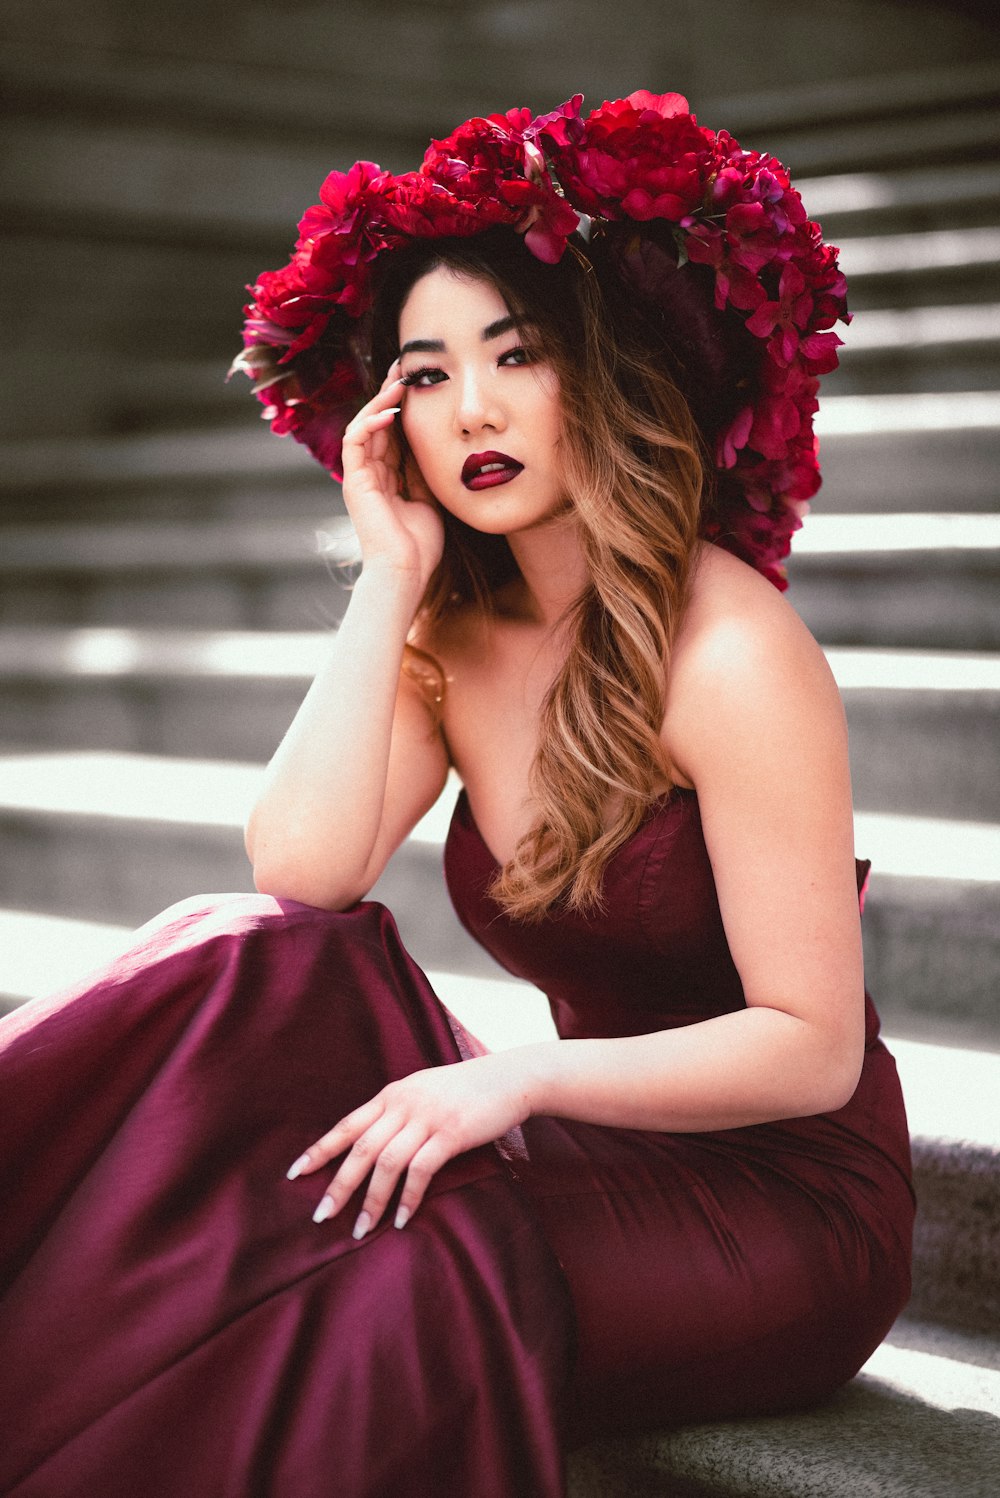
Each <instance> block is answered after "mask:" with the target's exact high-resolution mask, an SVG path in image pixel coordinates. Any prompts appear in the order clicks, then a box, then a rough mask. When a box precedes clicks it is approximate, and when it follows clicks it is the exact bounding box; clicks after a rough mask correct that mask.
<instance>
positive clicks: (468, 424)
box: [455, 369, 504, 432]
mask: <svg viewBox="0 0 1000 1498" xmlns="http://www.w3.org/2000/svg"><path fill="white" fill-rule="evenodd" d="M455 414H456V418H457V421H458V424H459V426H460V427H461V428H462V431H463V432H475V431H479V430H481V429H482V428H483V427H490V428H492V429H493V430H495V431H499V430H500V428H501V427H502V426H503V425H504V416H503V409H502V406H501V405H500V402H499V400H498V399H497V395H496V392H495V391H494V390H493V389H492V388H491V383H490V380H489V376H488V375H484V374H483V373H482V372H481V371H479V370H474V369H470V370H467V371H466V372H465V374H464V375H463V376H462V378H461V384H460V389H459V399H458V408H457V410H456V413H455Z"/></svg>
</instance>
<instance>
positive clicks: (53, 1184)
mask: <svg viewBox="0 0 1000 1498" xmlns="http://www.w3.org/2000/svg"><path fill="white" fill-rule="evenodd" d="M495 868H496V865H495V863H494V861H493V859H492V857H491V855H490V853H489V850H488V849H487V848H486V846H485V844H484V843H483V840H482V838H481V836H480V835H479V832H478V830H477V828H476V826H475V823H474V821H473V819H472V816H471V813H470V810H469V807H468V804H467V801H466V800H465V798H464V796H463V797H462V798H460V800H459V804H458V807H457V809H456V813H455V817H454V819H453V822H452V827H451V831H450V833H449V837H448V843H447V848H446V869H447V875H448V882H449V886H450V889H451V893H452V897H453V899H454V901H455V904H456V907H457V909H458V912H459V915H460V916H461V918H462V920H463V921H464V922H465V924H466V925H467V926H468V927H469V929H470V930H471V931H472V932H473V933H474V934H475V935H476V936H477V937H478V938H479V939H480V940H481V941H482V942H483V944H484V945H485V946H487V947H488V948H489V950H490V951H492V952H493V953H494V954H495V955H496V956H497V957H498V958H499V959H500V960H501V961H502V962H503V963H504V964H505V965H506V966H507V967H509V968H510V969H511V970H512V971H514V972H517V973H520V974H523V975H524V976H525V977H527V978H529V979H531V981H532V982H534V983H536V984H538V986H539V987H541V988H542V989H544V991H545V992H546V993H547V994H548V995H549V997H550V1000H551V1003H552V1008H553V1013H554V1016H555V1019H556V1023H557V1025H558V1028H559V1031H560V1034H561V1035H563V1036H565V1037H573V1036H582V1035H626V1034H629V1035H633V1034H642V1033H648V1032H651V1031H654V1030H658V1029H662V1028H664V1027H666V1026H672V1025H680V1024H688V1023H692V1022H695V1021H697V1020H699V1019H702V1018H704V1017H707V1016H709V1015H714V1014H719V1013H724V1012H727V1011H730V1010H733V1009H735V1008H738V1007H739V1006H740V1005H742V1003H743V999H742V994H741V990H740V983H739V978H738V975H737V973H736V971H735V968H734V967H733V963H732V960H731V958H730V956H729V952H728V948H727V946H726V942H725V936H724V933H723V930H722V923H721V919H720V916H719V909H718V903H717V900H716V897H715V889H714V884H713V881H712V876H711V869H710V866H709V863H708V858H707V854H706V851H705V845H704V841H703V839H702V836H701V828H700V822H699V817H698V806H697V800H696V798H695V797H694V796H693V795H690V794H682V793H676V792H675V793H674V794H673V795H672V796H670V797H669V798H666V799H664V800H663V801H661V802H660V803H658V804H657V806H656V807H655V808H654V809H653V811H652V812H651V814H650V816H649V818H648V819H647V821H646V822H645V823H644V824H643V826H642V827H641V828H640V829H639V831H638V832H637V833H636V834H635V836H634V837H633V838H632V839H631V840H630V841H629V842H628V843H627V844H626V845H625V846H624V847H623V848H622V849H620V850H619V852H618V853H617V854H616V856H615V857H614V859H613V860H612V861H611V863H610V865H609V867H608V871H607V878H606V882H605V895H606V900H605V908H604V910H603V912H602V913H601V914H599V915H593V916H588V917H586V918H584V917H580V916H575V915H571V914H567V913H560V914H556V915H554V916H553V917H551V918H550V919H547V920H546V921H544V922H543V923H541V924H540V925H538V926H532V927H526V926H523V925H518V924H516V923H514V922H511V921H509V920H507V919H506V918H505V917H503V916H502V915H501V914H500V913H499V912H498V910H497V907H496V906H495V905H494V903H493V902H492V900H491V899H490V896H489V894H488V886H489V883H490V880H491V879H492V877H493V874H494V871H495ZM868 1021H869V1023H868V1047H867V1052H866V1059H865V1066H864V1071H863V1074H862V1078H861V1082H860V1084H859V1087H858V1090H857V1092H856V1094H855V1096H854V1098H853V1099H852V1100H851V1102H850V1103H849V1104H848V1105H847V1107H845V1108H842V1109H841V1110H840V1111H839V1112H837V1113H834V1114H828V1115H823V1116H820V1117H815V1118H807V1119H792V1120H786V1121H783V1122H781V1123H776V1124H768V1125H761V1126H756V1127H752V1128H745V1129H731V1130H725V1131H721V1132H716V1133H706V1134H655V1133H646V1132H643V1131H639V1130H623V1129H608V1128H599V1127H596V1126H592V1125H586V1124H578V1123H573V1122H570V1121H565V1120H559V1119H550V1118H537V1119H531V1120H529V1121H528V1123H527V1124H526V1125H525V1126H524V1128H523V1130H521V1131H519V1132H518V1134H517V1135H516V1136H515V1137H513V1138H508V1139H507V1140H505V1141H503V1142H502V1143H501V1144H500V1145H498V1146H497V1147H488V1148H484V1149H480V1150H477V1151H474V1152H472V1153H470V1154H468V1155H465V1156H462V1157H461V1158H459V1159H457V1160H453V1161H451V1162H450V1163H449V1164H448V1166H446V1167H445V1169H443V1170H442V1171H441V1172H440V1174H439V1175H438V1177H437V1178H436V1180H435V1183H434V1186H433V1188H432V1190H431V1192H430V1194H429V1196H428V1198H427V1200H426V1201H425V1203H424V1205H423V1207H422V1208H421V1210H420V1212H419V1213H418V1214H417V1215H416V1217H415V1218H414V1219H413V1222H412V1223H411V1224H409V1225H408V1226H407V1228H406V1229H405V1230H404V1231H403V1232H397V1231H396V1229H395V1228H393V1227H392V1226H391V1224H389V1223H387V1224H386V1225H382V1226H380V1227H379V1228H377V1229H376V1230H375V1231H374V1232H373V1233H372V1234H371V1235H370V1236H369V1237H368V1238H367V1239H366V1240H364V1241H363V1242H362V1243H360V1244H358V1243H355V1242H354V1240H353V1239H352V1238H351V1236H350V1228H351V1223H352V1220H353V1217H352V1214H351V1213H350V1212H345V1213H343V1214H342V1215H341V1216H339V1217H338V1218H335V1219H334V1221H333V1222H332V1223H327V1224H323V1225H322V1226H319V1227H317V1226H315V1225H314V1224H313V1223H312V1222H311V1220H310V1213H311V1210H312V1207H313V1205H314V1203H315V1199H316V1196H317V1189H318V1181H317V1180H316V1179H315V1178H313V1179H300V1180H298V1181H295V1182H288V1181H286V1180H285V1179H284V1172H285V1170H286V1168H287V1166H288V1163H289V1162H290V1161H291V1160H292V1159H293V1158H294V1157H295V1156H296V1155H297V1154H298V1153H299V1152H300V1150H301V1149H302V1147H303V1146H304V1145H305V1144H307V1143H308V1142H310V1141H311V1140H313V1139H314V1138H316V1137H318V1135H319V1134H320V1133H322V1132H323V1131H325V1129H327V1128H328V1127H329V1126H330V1125H331V1123H333V1122H334V1121H335V1120H336V1118H338V1117H339V1116H341V1115H342V1114H343V1113H345V1112H346V1111H348V1110H349V1109H350V1108H352V1107H354V1106H356V1105H357V1104H359V1103H360V1102H362V1101H364V1100H365V1099H367V1098H368V1097H370V1096H372V1095H373V1094H374V1093H375V1092H376V1091H378V1089H379V1088H380V1087H381V1086H382V1085H383V1084H384V1082H385V1081H386V1080H388V1079H391V1078H393V1077H398V1076H402V1075H405V1074H406V1073H407V1072H410V1071H412V1070H414V1069H416V1068H419V1067H422V1066H428V1065H437V1064H441V1063H443V1062H458V1061H460V1057H461V1054H462V1051H461V1049H460V1044H459V1042H460V1041H461V1036H459V1040H458V1041H456V1037H455V1033H454V1029H453V1026H452V1024H451V1023H450V1022H449V1016H448V1015H447V1013H446V1012H445V1011H444V1010H443V1008H442V1007H441V1005H440V1004H439V1002H438V1000H437V999H436V998H435V996H434V994H433V992H432V990H431V988H430V986H429V985H428V983H427V980H426V978H425V977H424V975H423V974H422V973H421V971H420V969H419V968H418V967H417V966H416V964H415V963H414V962H413V961H412V959H411V958H410V957H409V956H408V954H407V953H406V952H405V950H404V949H403V947H402V945H401V943H400V941H399V937H398V935H397V933H396V929H395V926H394V924H393V922H392V919H391V917H390V916H389V914H388V912H387V911H385V910H384V909H383V908H382V907H381V906H379V905H376V904H373V903H369V902H366V903H364V904H362V905H359V906H357V907H355V908H354V909H353V910H351V911H348V912H345V913H342V914H336V913H330V912H324V911H318V910H313V909H311V908H310V907H307V906H303V905H298V904H296V903H294V902H288V901H279V900H274V899H272V898H270V897H268V896H252V895H251V896H232V897H228V898H213V899H210V900H200V901H199V900H194V901H188V902H185V903H184V904H182V905H180V906H175V907H173V908H172V909H171V910H169V911H167V912H166V913H165V914H164V915H163V916H161V917H159V918H158V919H157V921H155V922H152V923H151V924H150V925H149V926H148V927H145V928H143V931H142V932H140V933H139V934H138V938H137V941H136V944H135V945H134V946H133V947H132V948H131V949H130V951H129V952H128V953H127V954H126V955H125V956H124V957H123V958H121V959H120V960H118V961H117V962H116V963H114V964H113V965H112V966H111V967H110V968H108V969H107V971H106V972H104V973H103V974H101V975H99V976H98V977H97V978H96V979H95V980H92V981H91V982H90V983H89V985H88V986H86V987H85V988H81V989H80V990H79V991H76V992H73V993H71V994H67V995H61V996H59V997H57V998H55V999H53V1000H50V1001H47V1002H36V1003H33V1004H31V1005H28V1006H26V1007H25V1008H24V1009H23V1010H22V1011H20V1012H18V1013H15V1014H14V1015H12V1016H10V1017H9V1018H8V1019H6V1020H4V1021H3V1022H2V1023H0V1097H2V1109H3V1112H2V1118H3V1130H4V1149H3V1157H2V1163H0V1192H2V1202H3V1209H2V1216H0V1290H2V1296H0V1423H2V1425H3V1431H2V1436H0V1492H2V1493H4V1494H8V1495H11V1498H15V1495H16V1498H76V1495H79V1498H84V1495H86V1498H93V1495H94V1494H100V1495H101V1498H135V1495H137V1494H142V1495H143V1498H177V1495H178V1494H180V1493H184V1492H190V1493H192V1494H196V1495H198V1498H401V1495H404V1494H405V1495H407V1498H452V1495H454V1494H457V1493H463V1494H464V1493H470V1494H471V1493H475V1494H476V1495H477V1498H535V1495H538V1498H557V1495H559V1494H561V1493H562V1491H563V1451H564V1449H565V1447H566V1445H567V1444H569V1443H571V1442H573V1441H577V1440H581V1439H585V1438H589V1437H592V1436H595V1435H597V1434H599V1433H601V1432H604V1431H623V1430H626V1429H630V1428H632V1429H634V1428H637V1427H643V1426H645V1427H649V1426H656V1425H667V1424H671V1423H676V1422H680V1421H685V1422H689V1421H693V1420H698V1419H708V1418H719V1417H726V1416H730V1415H740V1414H747V1413H753V1412H761V1411H780V1410H784V1409H790V1408H796V1407H800V1406H803V1405H806V1404H809V1403H811V1402H814V1401H815V1400H817V1399H819V1398H822V1397H823V1396H824V1395H825V1394H827V1393H828V1392H830V1391H831V1390H832V1389H834V1388H836V1387H837V1386H838V1385H839V1384H840V1383H842V1382H844V1381H845V1380H846V1379H848V1378H850V1377H851V1375H852V1374H853V1373H854V1372H855V1371H856V1370H857V1369H858V1367H859V1366H860V1365H861V1363H862V1362H864V1360H865V1359H866V1357H867V1356H868V1355H869V1354H870V1352H871V1351H872V1350H873V1349H874V1348H875V1346H876V1345H877V1344H878V1342H879V1341H880V1340H881V1339H882V1337H883V1336H884V1334H885V1332H886V1331H887V1330H888V1328H889V1326H890V1325H891V1323H892V1321H893V1319H894V1318H895V1316H896V1314H897V1313H898V1311H899V1310H900V1308H901V1307H902V1305H903V1304H904V1303H905V1301H906V1298H907V1294H908V1289H909V1254H910V1234H911V1227H912V1215H913V1200H912V1194H911V1191H910V1185H909V1152H908V1144H907V1135H906V1122H905V1116H904V1112H903V1106H902V1101H901V1098H900V1093H899V1088H898V1083H897V1080H896V1075H895V1068H894V1065H893V1062H892V1059H891V1057H890V1056H889V1054H888V1052H887V1051H886V1050H885V1048H884V1046H883V1045H882V1044H881V1042H880V1041H879V1039H878V1021H877V1019H876V1017H875V1013H874V1010H873V1009H872V1008H871V1005H870V1004H869V1010H868Z"/></svg>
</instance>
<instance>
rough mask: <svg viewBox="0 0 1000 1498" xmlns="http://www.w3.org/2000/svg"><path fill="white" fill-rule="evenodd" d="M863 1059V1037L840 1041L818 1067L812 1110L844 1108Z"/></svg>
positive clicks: (856, 1084) (858, 1077)
mask: <svg viewBox="0 0 1000 1498" xmlns="http://www.w3.org/2000/svg"><path fill="white" fill-rule="evenodd" d="M864 1060H865V1044H864V1036H862V1037H861V1039H860V1041H855V1040H852V1041H850V1042H848V1043H845V1042H841V1043H840V1044H839V1045H837V1046H836V1047H835V1048H834V1049H833V1050H832V1052H831V1054H830V1055H829V1056H828V1057H827V1059H826V1062H825V1064H824V1065H823V1066H821V1067H818V1068H817V1074H816V1097H815V1106H814V1107H813V1108H812V1109H811V1112H813V1113H836V1112H838V1111H839V1110H840V1109H841V1108H846V1106H847V1104H848V1103H849V1102H850V1101H851V1098H852V1097H853V1096H854V1094H855V1092H856V1091H857V1090H858V1083H859V1082H860V1080H861V1069H862V1067H863V1066H864Z"/></svg>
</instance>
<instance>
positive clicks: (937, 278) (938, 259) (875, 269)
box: [839, 210, 1000, 348]
mask: <svg viewBox="0 0 1000 1498" xmlns="http://www.w3.org/2000/svg"><path fill="white" fill-rule="evenodd" d="M997 214H998V216H1000V210H997ZM839 243H840V265H841V269H842V270H843V271H844V273H845V274H846V276H847V281H848V286H849V289H850V305H851V310H852V311H854V312H856V313H858V314H859V315H858V317H857V319H856V321H855V322H854V323H852V325H851V331H850V333H848V335H847V339H846V340H845V341H846V343H847V346H848V348H851V347H853V346H854V343H855V336H859V337H863V336H864V334H865V331H866V328H867V326H868V324H869V322H870V321H871V319H872V317H873V315H874V313H875V312H877V311H879V310H880V309H883V308H885V307H893V308H899V307H918V306H919V307H922V306H926V305H930V306H933V305H935V304H937V303H938V302H940V303H942V304H944V305H949V306H950V305H951V304H958V305H964V304H966V303H986V304H989V303H991V302H992V301H993V299H995V297H996V288H997V284H998V280H1000V227H997V226H996V223H993V224H983V225H964V224H963V225H961V226H958V227H951V228H944V229H920V230H910V231H906V232H903V233H896V234H891V233H878V234H866V235H857V236H855V235H851V236H849V237H843V238H842V239H841V240H840V241H839Z"/></svg>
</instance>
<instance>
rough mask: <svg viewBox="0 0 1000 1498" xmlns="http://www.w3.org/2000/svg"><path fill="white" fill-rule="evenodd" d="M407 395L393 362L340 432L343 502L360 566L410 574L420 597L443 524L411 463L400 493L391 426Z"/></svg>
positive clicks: (399, 470) (397, 447) (434, 563)
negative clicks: (415, 580) (351, 525)
mask: <svg viewBox="0 0 1000 1498" xmlns="http://www.w3.org/2000/svg"><path fill="white" fill-rule="evenodd" d="M405 393H406V387H405V385H404V384H403V381H402V379H401V377H400V373H399V360H398V359H396V360H395V361H394V362H393V363H392V364H391V365H390V366H389V370H388V373H387V374H386V377H385V379H384V380H383V381H382V385H381V388H380V389H379V391H378V392H377V394H376V395H374V396H373V397H372V399H371V400H370V401H369V402H368V404H367V405H365V406H362V408H361V410H360V411H359V412H358V414H357V415H356V416H355V417H354V419H353V421H351V422H350V423H349V424H348V427H347V430H346V431H345V433H344V449H343V466H344V503H345V505H346V506H347V513H348V514H349V515H350V517H351V521H352V523H353V525H354V529H355V531H356V532H357V537H358V543H359V545H360V547H361V556H362V560H363V563H364V564H365V565H366V566H367V565H371V564H381V563H384V564H386V565H387V566H389V567H391V568H393V569H394V570H397V571H399V572H401V573H409V574H412V575H414V576H415V577H416V578H418V580H419V583H420V591H421V592H423V588H424V587H425V586H426V584H427V582H428V580H429V578H430V576H431V573H432V572H433V571H434V569H435V567H436V566H437V564H438V562H439V561H440V560H441V553H442V551H443V549H444V522H443V520H442V518H441V514H440V511H439V510H438V508H437V505H436V503H435V501H434V498H433V496H432V495H431V493H430V491H429V490H428V489H427V486H426V485H425V484H424V481H423V477H422V475H421V474H420V470H419V469H418V468H417V466H416V464H415V463H414V462H413V460H412V458H410V459H408V460H406V468H405V489H406V494H405V496H404V493H403V463H404V460H403V456H402V453H401V451H400V444H399V441H398V439H397V436H396V433H395V431H394V423H395V419H396V413H397V412H398V411H399V410H400V403H401V402H402V400H403V399H404V397H405Z"/></svg>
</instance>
